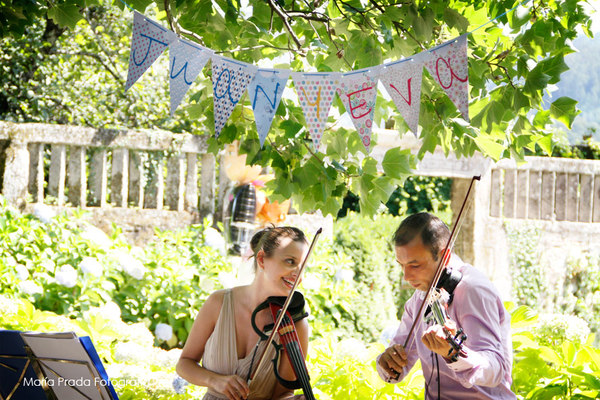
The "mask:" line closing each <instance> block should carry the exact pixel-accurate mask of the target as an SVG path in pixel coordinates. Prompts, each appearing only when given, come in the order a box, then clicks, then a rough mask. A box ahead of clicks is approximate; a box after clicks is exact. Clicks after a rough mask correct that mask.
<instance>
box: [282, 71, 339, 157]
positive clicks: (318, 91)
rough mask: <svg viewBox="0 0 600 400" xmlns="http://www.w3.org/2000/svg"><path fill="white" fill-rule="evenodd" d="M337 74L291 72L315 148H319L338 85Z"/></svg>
mask: <svg viewBox="0 0 600 400" xmlns="http://www.w3.org/2000/svg"><path fill="white" fill-rule="evenodd" d="M340 78H341V74H340V73H339V72H333V73H331V72H327V73H302V72H292V79H293V80H294V86H295V87H296V93H297V94H298V100H299V101H300V105H301V106H302V110H303V111H304V118H305V119H306V124H307V125H308V130H309V132H310V134H311V136H312V139H313V143H314V145H315V148H316V149H318V148H319V143H320V142H321V136H322V135H323V130H324V129H325V122H326V121H327V116H328V115H329V109H330V108H331V103H332V102H333V98H334V96H335V91H336V89H337V87H338V85H339V84H340Z"/></svg>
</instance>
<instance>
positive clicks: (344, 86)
mask: <svg viewBox="0 0 600 400" xmlns="http://www.w3.org/2000/svg"><path fill="white" fill-rule="evenodd" d="M378 75H379V68H371V69H367V70H360V71H353V72H349V73H346V74H344V75H342V80H341V83H340V85H339V86H338V88H337V94H338V96H340V98H341V99H342V102H343V103H344V106H345V107H346V112H347V113H348V114H349V115H350V119H351V120H352V123H353V124H354V127H355V128H356V130H357V131H358V134H359V135H360V139H361V140H362V143H363V145H364V146H365V148H366V149H367V151H369V146H370V145H371V130H372V129H373V114H374V113H375V100H376V99H377V81H378Z"/></svg>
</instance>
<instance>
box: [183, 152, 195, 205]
mask: <svg viewBox="0 0 600 400" xmlns="http://www.w3.org/2000/svg"><path fill="white" fill-rule="evenodd" d="M186 158H187V170H186V177H185V210H186V211H188V212H196V211H198V154H196V153H187V156H186Z"/></svg>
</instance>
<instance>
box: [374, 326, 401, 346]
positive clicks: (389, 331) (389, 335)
mask: <svg viewBox="0 0 600 400" xmlns="http://www.w3.org/2000/svg"><path fill="white" fill-rule="evenodd" d="M398 324H399V322H398V321H393V322H390V323H389V324H387V325H386V327H385V328H383V331H381V335H380V336H379V343H383V344H384V345H386V346H389V344H390V342H391V341H392V339H393V338H394V335H396V331H397V330H398Z"/></svg>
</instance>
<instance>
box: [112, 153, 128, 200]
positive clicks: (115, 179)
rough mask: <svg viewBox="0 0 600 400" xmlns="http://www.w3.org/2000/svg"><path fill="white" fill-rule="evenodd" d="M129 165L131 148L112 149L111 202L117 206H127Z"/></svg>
mask: <svg viewBox="0 0 600 400" xmlns="http://www.w3.org/2000/svg"><path fill="white" fill-rule="evenodd" d="M128 166H129V150H128V149H114V150H113V151H112V168H111V179H110V198H111V203H112V204H113V205H115V206H116V207H127V189H128V186H129V178H128V177H127V169H128Z"/></svg>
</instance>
